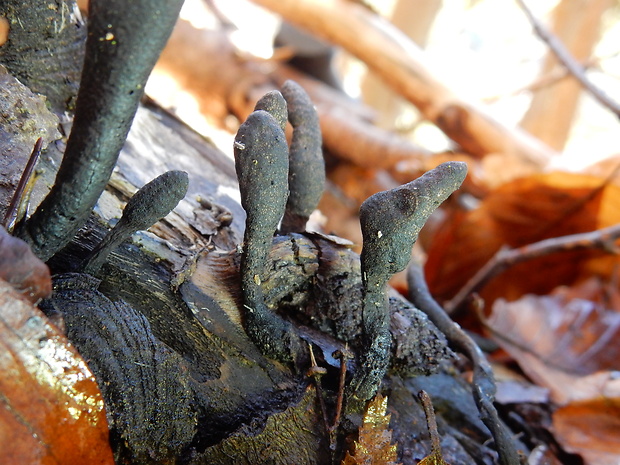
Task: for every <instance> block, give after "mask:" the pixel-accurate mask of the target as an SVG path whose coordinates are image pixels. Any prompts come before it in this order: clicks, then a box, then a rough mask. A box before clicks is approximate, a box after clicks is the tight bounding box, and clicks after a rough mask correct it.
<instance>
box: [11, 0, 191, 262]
mask: <svg viewBox="0 0 620 465" xmlns="http://www.w3.org/2000/svg"><path fill="white" fill-rule="evenodd" d="M182 4H183V1H182V0H136V1H132V2H125V1H121V0H107V1H103V0H92V1H91V2H90V5H89V25H88V39H87V41H86V55H85V58H84V66H83V69H82V79H81V82H80V90H79V93H78V97H77V104H76V112H75V119H74V123H73V128H72V131H71V135H70V137H69V140H68V141H67V149H66V151H65V155H64V158H63V161H62V164H61V166H60V168H59V170H58V174H57V176H56V181H55V183H54V187H53V188H52V190H51V192H50V193H49V195H48V196H47V197H46V198H45V200H44V201H43V202H42V203H41V205H40V206H39V208H38V209H37V211H36V212H35V213H34V214H33V216H32V217H31V218H30V219H29V220H28V221H27V222H26V223H25V225H24V227H22V228H20V229H19V231H17V233H18V235H19V236H20V237H21V238H22V239H24V240H25V241H26V242H28V243H29V245H30V246H31V248H32V250H33V251H34V252H35V254H36V255H37V256H38V257H40V258H41V259H43V260H48V259H49V258H50V257H52V256H53V255H54V254H55V253H56V252H57V251H58V250H60V249H61V248H62V247H64V246H65V245H66V244H67V243H68V242H69V241H70V240H71V238H72V237H73V236H74V235H75V233H76V232H77V231H78V229H79V228H80V227H81V226H82V225H83V224H84V222H85V220H86V218H87V217H88V215H89V214H90V212H91V210H92V208H93V207H94V205H95V203H96V202H97V199H98V198H99V196H100V195H101V192H102V191H103V189H104V188H105V185H106V184H107V182H108V180H109V178H110V175H111V173H112V170H113V168H114V165H115V164H116V160H117V158H118V154H119V152H120V150H121V148H122V146H123V143H124V142H125V139H126V137H127V133H128V131H129V128H130V126H131V122H132V121H133V117H134V115H135V112H136V110H137V107H138V104H139V101H140V98H141V96H142V94H143V91H144V85H145V83H146V79H147V77H148V75H149V74H150V72H151V69H152V68H153V66H154V64H155V61H156V60H157V58H158V57H159V54H160V52H161V50H162V48H163V46H164V45H165V43H166V41H167V40H168V37H169V36H170V33H171V32H172V28H173V26H174V24H175V22H176V18H177V16H178V13H179V10H180V8H181V6H182Z"/></svg>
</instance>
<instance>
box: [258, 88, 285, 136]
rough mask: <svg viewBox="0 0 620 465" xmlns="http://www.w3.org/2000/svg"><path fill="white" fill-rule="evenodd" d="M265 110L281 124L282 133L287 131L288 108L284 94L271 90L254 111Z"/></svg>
mask: <svg viewBox="0 0 620 465" xmlns="http://www.w3.org/2000/svg"><path fill="white" fill-rule="evenodd" d="M256 110H264V111H266V112H267V113H269V114H270V115H271V116H273V117H274V118H275V119H276V121H277V122H278V123H279V124H280V128H282V131H284V130H285V129H286V121H287V120H288V109H287V108H286V100H284V97H282V94H281V93H280V92H279V91H277V90H271V91H269V92H267V93H266V94H265V95H263V96H262V97H261V98H260V99H259V100H258V102H256V106H255V107H254V111H256Z"/></svg>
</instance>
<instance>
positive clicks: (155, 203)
mask: <svg viewBox="0 0 620 465" xmlns="http://www.w3.org/2000/svg"><path fill="white" fill-rule="evenodd" d="M188 184H189V177H188V176H187V173H186V172H185V171H167V172H165V173H164V174H162V175H159V176H157V177H156V178H155V179H153V180H152V181H151V182H149V183H147V184H145V185H144V186H143V187H142V188H141V189H140V190H138V192H136V193H135V194H134V195H133V197H131V199H129V202H127V205H126V206H125V209H124V210H123V215H122V216H121V219H120V220H119V221H118V223H116V225H115V226H114V228H112V230H111V231H110V232H109V233H108V234H107V235H106V236H105V237H104V238H103V240H102V241H101V242H100V243H99V244H98V245H97V246H96V247H95V248H94V249H93V251H92V252H91V254H90V255H89V256H88V257H87V258H86V259H85V260H84V262H83V263H82V265H81V266H80V271H82V272H84V273H91V274H93V273H96V272H97V271H98V270H99V268H101V265H103V263H104V262H105V260H106V258H107V256H108V254H109V253H110V252H111V251H112V250H114V249H115V248H116V247H118V246H119V245H120V244H121V242H123V241H124V240H126V239H127V238H128V237H129V236H131V235H132V234H133V233H134V232H136V231H140V230H142V229H148V228H149V227H151V225H153V224H154V223H155V222H157V221H159V220H160V219H162V218H163V217H164V216H166V215H167V214H168V213H170V212H171V211H172V209H173V208H174V207H176V206H177V204H178V203H179V202H180V201H181V199H182V198H183V197H185V194H187V187H188Z"/></svg>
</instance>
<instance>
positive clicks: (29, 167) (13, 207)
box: [3, 137, 43, 232]
mask: <svg viewBox="0 0 620 465" xmlns="http://www.w3.org/2000/svg"><path fill="white" fill-rule="evenodd" d="M42 145H43V138H41V137H39V138H38V139H37V141H36V142H35V143H34V148H33V149H32V153H31V154H30V158H28V163H26V167H25V168H24V172H23V173H22V176H21V178H19V183H18V184H17V189H15V192H14V193H13V198H12V199H11V203H10V204H9V208H8V209H7V211H6V214H5V215H4V221H3V223H4V227H5V229H6V230H7V231H9V232H11V231H12V230H13V227H14V226H15V222H16V221H17V214H18V212H19V206H20V204H21V200H22V198H23V196H24V191H25V190H26V186H27V185H28V182H29V181H30V178H31V177H32V173H33V172H34V167H35V165H36V164H37V160H38V159H39V155H41V146H42Z"/></svg>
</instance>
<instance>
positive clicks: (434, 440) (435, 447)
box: [418, 390, 441, 457]
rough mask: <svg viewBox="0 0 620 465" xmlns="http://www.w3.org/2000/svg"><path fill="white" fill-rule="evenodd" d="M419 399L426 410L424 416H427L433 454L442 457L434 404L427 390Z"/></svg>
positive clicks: (419, 395)
mask: <svg viewBox="0 0 620 465" xmlns="http://www.w3.org/2000/svg"><path fill="white" fill-rule="evenodd" d="M418 398H419V399H420V402H421V403H422V408H423V409H424V416H426V426H427V428H428V434H429V435H430V436H431V453H432V454H438V455H439V456H440V457H441V439H440V438H439V431H437V419H436V418H435V410H433V403H432V402H431V398H430V396H429V395H428V393H427V392H426V391H425V390H421V391H420V392H418Z"/></svg>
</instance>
